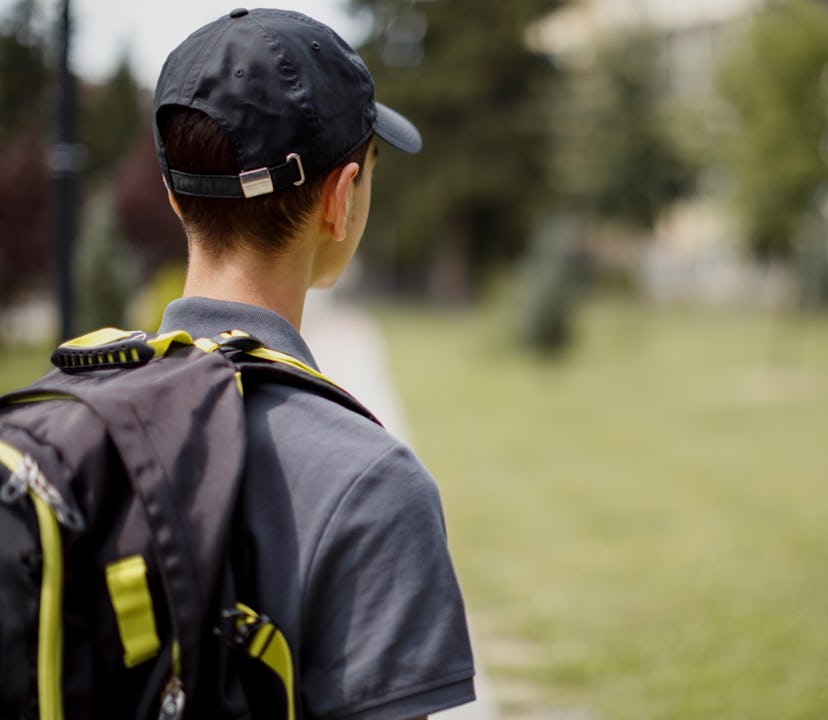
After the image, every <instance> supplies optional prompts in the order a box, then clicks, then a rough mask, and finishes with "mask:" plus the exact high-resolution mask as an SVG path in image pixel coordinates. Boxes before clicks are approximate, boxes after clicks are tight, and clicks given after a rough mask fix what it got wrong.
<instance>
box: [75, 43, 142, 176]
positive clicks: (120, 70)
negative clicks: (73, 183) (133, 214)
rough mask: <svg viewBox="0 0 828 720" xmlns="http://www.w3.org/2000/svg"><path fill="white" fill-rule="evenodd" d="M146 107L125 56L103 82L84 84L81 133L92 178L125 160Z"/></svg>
mask: <svg viewBox="0 0 828 720" xmlns="http://www.w3.org/2000/svg"><path fill="white" fill-rule="evenodd" d="M143 110H144V108H143V107H142V101H141V93H140V89H139V87H138V82H137V81H136V79H135V77H134V75H133V74H132V68H131V67H130V63H129V58H127V57H126V56H124V57H123V58H121V61H120V62H119V64H118V66H117V68H116V70H115V72H114V73H113V74H112V76H111V77H110V78H109V79H108V80H107V81H106V82H105V83H104V84H103V85H86V86H85V87H84V89H83V98H82V105H81V137H82V139H83V142H84V144H85V145H86V148H87V161H86V174H87V177H88V178H89V179H90V180H93V181H94V180H99V179H100V178H101V176H102V175H104V174H106V173H107V172H109V171H112V170H114V169H115V168H116V167H117V166H118V165H119V164H120V163H121V162H122V161H123V159H124V156H125V154H126V153H127V152H128V151H129V149H130V148H131V146H132V144H133V142H134V141H135V137H136V133H137V131H138V129H139V127H140V124H141V118H142V117H143V115H144V113H143Z"/></svg>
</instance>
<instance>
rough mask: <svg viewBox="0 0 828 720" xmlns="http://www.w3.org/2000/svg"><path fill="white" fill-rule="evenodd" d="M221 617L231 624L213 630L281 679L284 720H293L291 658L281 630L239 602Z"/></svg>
mask: <svg viewBox="0 0 828 720" xmlns="http://www.w3.org/2000/svg"><path fill="white" fill-rule="evenodd" d="M222 618H223V620H225V621H229V622H230V623H231V626H230V627H229V628H227V629H224V630H222V629H217V630H218V633H219V634H220V635H221V636H223V637H224V639H225V640H227V641H228V643H229V644H230V646H231V647H236V648H239V649H241V650H242V651H244V652H245V653H246V654H247V655H249V656H250V657H252V658H255V659H256V660H259V661H260V662H262V663H264V664H265V665H266V666H267V667H268V668H270V669H271V670H272V671H273V673H274V674H275V675H276V676H277V677H278V678H279V679H280V680H281V681H282V685H284V688H285V697H286V698H287V720H295V718H296V703H295V700H294V690H293V658H292V656H291V653H290V647H289V646H288V643H287V640H286V639H285V636H284V635H283V634H282V631H281V630H279V628H277V627H276V625H274V624H273V623H272V622H271V621H270V618H268V617H267V616H266V615H260V614H259V613H257V612H256V611H255V610H252V609H251V608H249V607H248V606H247V605H244V604H243V603H240V602H237V603H236V607H235V608H234V609H233V610H225V611H224V612H223V613H222Z"/></svg>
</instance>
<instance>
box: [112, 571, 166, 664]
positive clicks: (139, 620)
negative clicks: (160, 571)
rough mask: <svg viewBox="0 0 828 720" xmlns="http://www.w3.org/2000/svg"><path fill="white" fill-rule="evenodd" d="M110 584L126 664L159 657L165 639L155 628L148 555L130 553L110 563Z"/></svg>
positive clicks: (139, 662)
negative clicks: (160, 638) (148, 580)
mask: <svg viewBox="0 0 828 720" xmlns="http://www.w3.org/2000/svg"><path fill="white" fill-rule="evenodd" d="M106 586H107V588H108V589H109V598H110V600H111V601H112V608H113V609H114V610H115V620H116V621H117V623H118V634H119V635H120V636H121V645H123V648H124V665H125V666H126V667H128V668H131V667H135V666H136V665H140V664H141V663H142V662H145V661H146V660H149V659H150V658H153V657H155V656H156V655H157V654H158V651H159V650H160V649H161V641H160V640H159V638H158V632H157V630H156V628H155V614H154V612H153V607H152V596H151V595H150V590H149V585H148V583H147V564H146V562H145V561H144V558H143V557H141V556H140V555H130V556H129V557H125V558H123V559H122V560H116V561H115V562H111V563H109V564H108V565H107V566H106Z"/></svg>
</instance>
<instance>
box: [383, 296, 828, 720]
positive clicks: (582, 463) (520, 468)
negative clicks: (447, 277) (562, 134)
mask: <svg viewBox="0 0 828 720" xmlns="http://www.w3.org/2000/svg"><path fill="white" fill-rule="evenodd" d="M380 318H381V321H382V323H383V327H384V329H385V330H386V332H387V337H388V340H389V345H390V354H391V364H392V371H393V373H394V375H395V378H396V380H397V381H398V383H399V386H400V390H401V393H402V394H403V398H404V401H405V403H406V410H407V412H408V415H409V420H410V422H411V425H412V428H413V434H414V438H415V444H416V446H417V449H418V451H419V452H420V454H421V455H422V457H423V459H424V461H425V462H426V463H427V464H428V465H429V467H430V468H431V469H432V471H433V472H434V474H435V475H436V476H437V478H438V480H439V482H440V485H441V488H442V492H443V498H444V502H445V508H446V515H447V522H448V529H449V541H450V544H451V547H452V550H453V553H454V555H455V559H456V562H457V567H458V572H459V574H460V578H461V582H462V584H463V586H464V588H465V592H466V596H467V604H468V606H469V610H470V614H471V618H472V622H473V626H474V628H475V632H476V634H477V636H478V640H479V647H478V655H479V659H480V660H482V661H483V664H484V665H485V667H486V669H487V671H488V673H489V675H490V676H491V677H492V679H493V684H494V687H495V690H496V697H497V699H498V700H499V701H500V702H501V704H502V709H503V711H504V717H506V718H509V717H527V716H528V715H529V714H531V713H534V715H533V717H555V718H558V717H566V718H569V717H572V718H579V720H582V719H586V718H589V720H593V719H598V720H627V719H629V720H656V719H657V720H671V719H676V720H678V719H681V720H690V719H693V720H695V719H697V718H704V719H705V720H714V719H717V718H720V719H721V720H741V719H744V720H765V719H767V720H779V719H780V718H786V719H787V718H801V719H804V718H814V719H817V718H819V719H824V718H826V717H828V632H827V631H826V629H825V627H826V618H828V487H826V478H828V451H827V450H826V442H825V438H826V436H828V318H810V319H804V318H795V317H789V316H785V315H782V314H776V315H770V314H761V313H739V312H730V311H728V312H722V311H715V310H689V309H675V308H673V309H656V308H647V307H643V306H640V305H637V304H635V303H629V302H626V303H624V302H609V301H606V300H605V301H593V302H591V303H589V304H588V305H587V306H586V307H584V308H582V311H581V313H580V317H579V322H578V329H577V344H576V346H575V347H574V349H573V350H572V351H570V352H569V353H568V354H567V355H566V356H565V357H563V358H561V359H559V360H553V361H542V360H540V359H538V358H536V357H532V356H530V355H527V354H524V353H521V352H518V351H516V350H515V349H514V348H513V347H511V345H510V337H509V329H508V325H509V324H508V322H507V318H506V316H505V314H504V313H503V312H501V311H499V310H497V309H494V308H491V307H489V308H481V309H477V310H467V311H456V312H445V311H440V312H434V311H431V312H429V311H425V310H417V309H410V308H408V309H407V308H397V309H395V310H392V311H387V312H385V311H384V312H382V313H381V314H380ZM570 713H571V714H570Z"/></svg>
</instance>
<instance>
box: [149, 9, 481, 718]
mask: <svg viewBox="0 0 828 720" xmlns="http://www.w3.org/2000/svg"><path fill="white" fill-rule="evenodd" d="M154 113H155V139H156V147H157V151H158V157H159V160H160V163H161V168H162V171H163V175H164V180H165V183H166V185H167V188H168V190H169V197H170V203H171V205H172V207H173V209H174V210H175V212H176V213H177V214H178V215H179V216H180V217H181V220H182V223H183V226H184V230H185V232H186V236H187V242H188V250H189V265H188V270H187V278H186V283H185V287H184V292H183V297H182V298H180V299H178V300H176V301H174V302H173V303H171V304H170V305H169V307H168V308H167V310H166V313H165V316H164V320H163V323H162V327H161V330H162V331H167V330H172V329H183V330H186V331H188V332H189V333H190V334H191V335H193V336H194V337H202V336H206V337H214V336H216V335H218V334H219V333H221V332H224V331H229V330H234V329H238V330H243V331H245V332H247V333H249V334H251V335H253V336H255V337H256V338H258V339H259V340H260V341H262V343H263V344H264V345H265V346H267V347H270V348H274V349H276V350H279V351H282V352H284V353H287V354H289V355H291V356H293V357H294V358H296V359H297V360H299V361H301V362H302V363H304V364H306V365H307V366H310V367H311V368H314V369H316V364H315V362H314V359H313V356H312V355H311V352H310V350H309V349H308V347H307V346H306V344H305V342H304V341H303V339H302V337H301V335H300V327H301V322H302V311H303V306H304V302H305V295H306V293H307V291H308V289H309V288H311V287H329V286H331V285H333V284H334V282H335V281H336V280H337V278H338V277H339V275H340V274H341V273H342V271H343V269H344V268H345V267H346V265H347V264H348V261H349V260H350V259H351V257H352V255H353V253H354V251H355V250H356V248H357V245H358V244H359V241H360V238H361V236H362V233H363V230H364V228H365V223H366V220H367V218H368V210H369V205H370V200H371V179H372V173H373V170H374V165H375V163H376V162H377V154H378V149H379V147H380V141H384V142H386V143H388V144H390V145H391V146H393V147H395V148H397V149H398V150H402V151H403V152H407V153H416V152H418V151H419V149H420V145H421V141H420V136H419V133H418V132H417V130H416V128H415V127H414V126H413V125H412V124H411V123H410V122H409V121H408V120H407V119H405V118H404V117H402V116H401V115H399V114H398V113H396V112H394V111H393V110H390V109H389V108H387V107H385V106H383V105H381V104H379V103H377V102H375V100H374V87H373V81H372V79H371V76H370V74H369V72H368V70H367V68H366V67H365V65H364V63H363V62H362V60H361V59H360V58H359V56H358V55H357V54H356V53H355V52H354V50H353V49H352V48H351V47H350V46H348V44H347V43H345V42H344V41H343V40H342V39H341V38H340V37H339V36H338V35H337V34H336V33H334V32H333V31H332V30H331V29H330V28H328V27H326V26H325V25H322V24H320V23H318V22H316V21H315V20H312V19H311V18H308V17H306V16H304V15H301V14H298V13H294V12H287V11H281V10H272V9H267V10H265V9H259V10H250V11H248V10H244V9H239V10H234V11H233V12H231V13H230V14H229V15H227V16H225V17H222V18H220V19H218V20H217V21H215V22H213V23H210V24H209V25H207V26H205V27H203V28H201V29H199V30H197V31H196V32H195V33H193V34H192V35H191V36H190V37H188V38H187V39H186V40H185V41H184V42H183V43H182V44H181V45H180V46H179V47H178V48H177V49H176V50H174V51H173V52H172V53H171V55H170V56H169V58H168V59H167V62H166V64H165V65H164V68H163V70H162V72H161V76H160V78H159V81H158V86H157V89H156V94H155V108H154ZM246 404H247V419H248V433H249V438H248V462H247V469H246V474H245V481H244V487H243V490H242V497H241V501H240V503H241V504H240V509H239V513H238V517H239V518H240V521H239V526H238V528H237V530H236V532H235V537H234V547H233V549H232V554H233V558H234V565H233V568H234V575H235V581H236V584H237V586H238V588H239V594H240V595H241V596H242V597H241V598H240V599H242V600H243V601H244V602H245V603H246V604H249V605H251V606H253V607H255V608H256V609H257V610H258V611H259V612H260V613H263V614H266V615H267V616H268V617H269V618H270V619H271V620H272V621H273V622H274V623H275V624H276V625H278V627H279V628H280V630H281V631H282V633H283V634H284V636H285V638H286V639H287V644H288V646H289V648H290V651H291V656H292V658H293V660H292V664H293V668H292V672H293V677H294V689H295V697H296V705H297V707H296V717H297V718H305V719H306V720H308V719H311V718H325V719H326V720H337V719H339V718H342V719H343V720H344V719H346V718H347V720H412V719H415V718H423V717H425V716H427V715H428V714H429V713H433V712H437V711H438V710H442V709H445V708H448V707H452V706H455V705H459V704H462V703H465V702H468V701H470V700H473V699H474V687H473V675H474V669H473V662H472V655H471V650H470V646H469V639H468V631H467V627H466V620H465V613H464V607H463V601H462V597H461V594H460V590H459V588H458V585H457V581H456V578H455V574H454V570H453V568H452V563H451V560H450V557H449V553H448V550H447V546H446V535H445V528H444V523H443V515H442V508H441V503H440V498H439V494H438V490H437V487H436V485H435V483H434V481H433V479H432V478H431V476H430V475H429V473H428V472H427V471H426V470H425V469H424V467H423V466H422V464H421V463H420V462H419V461H418V460H417V458H416V457H415V456H414V455H413V453H412V452H411V450H409V449H408V448H407V447H406V446H404V445H403V444H402V443H400V442H399V441H398V440H397V439H395V438H394V437H392V436H391V435H390V434H389V433H387V432H386V431H385V430H383V429H382V428H381V427H380V426H379V425H377V424H375V423H373V422H371V421H370V420H367V419H366V418H364V417H362V416H361V415H359V414H357V413H354V412H352V411H351V410H347V409H345V408H344V407H342V406H340V405H338V404H336V403H334V402H331V401H330V400H327V399H325V398H323V397H321V396H319V395H317V394H313V393H310V392H307V391H302V390H298V389H292V388H290V387H288V386H285V385H280V384H272V385H267V386H264V387H261V388H259V387H257V388H256V389H255V392H252V393H249V394H248V395H246ZM205 662H206V661H205ZM200 677H202V679H203V681H202V683H201V687H200V688H199V691H198V693H197V697H196V698H188V708H189V710H191V711H193V712H194V713H195V714H194V715H193V716H194V717H195V716H197V717H213V718H218V717H223V716H225V715H230V714H231V713H238V712H240V709H241V712H244V711H246V712H248V715H246V717H256V718H258V717H268V718H271V717H279V715H278V708H277V707H276V706H275V704H274V695H273V693H272V692H271V691H272V689H273V688H272V687H271V684H270V681H269V680H268V677H267V673H261V674H260V675H258V676H253V677H243V678H242V679H241V680H237V679H235V680H234V679H233V678H232V677H231V676H230V674H229V673H228V672H224V671H223V670H221V669H220V668H218V669H212V670H209V671H208V670H203V671H202V672H201V675H200ZM207 678H209V680H207ZM271 679H272V678H271ZM240 687H241V688H242V690H243V691H242V692H239V688H240ZM274 713H275V714H274ZM234 716H238V717H241V716H242V715H241V714H239V715H234Z"/></svg>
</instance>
